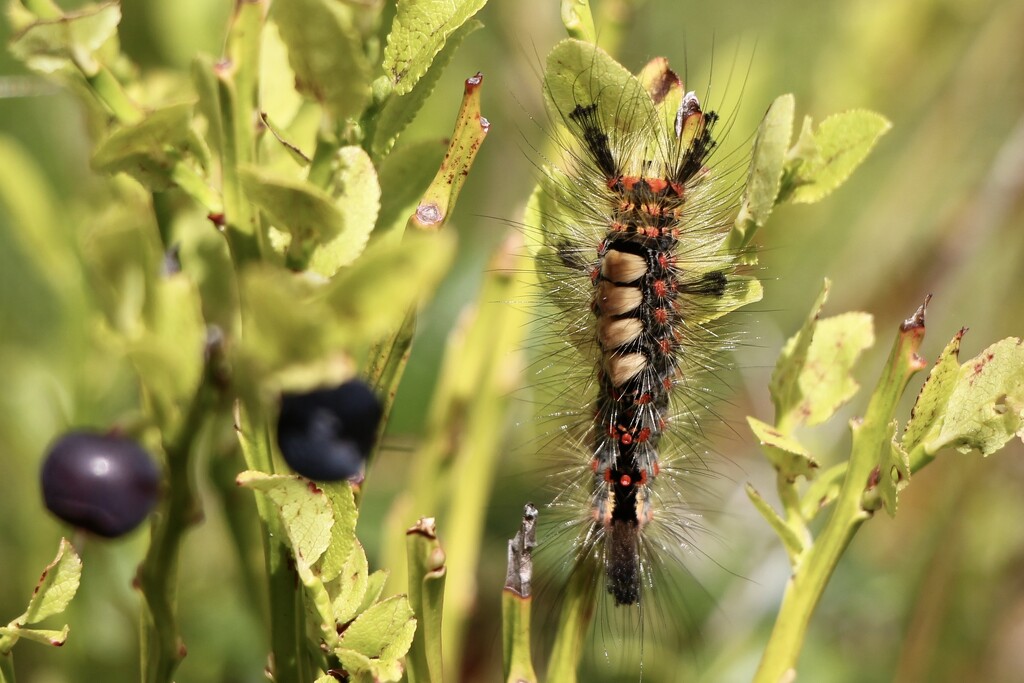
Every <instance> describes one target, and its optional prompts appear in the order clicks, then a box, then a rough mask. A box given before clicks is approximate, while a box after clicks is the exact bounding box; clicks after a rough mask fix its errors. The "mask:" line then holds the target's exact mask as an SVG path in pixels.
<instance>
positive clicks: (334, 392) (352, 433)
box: [277, 380, 382, 481]
mask: <svg viewBox="0 0 1024 683" xmlns="http://www.w3.org/2000/svg"><path fill="white" fill-rule="evenodd" d="M381 411H382V409H381V405H380V400H378V398H377V396H376V395H375V394H374V393H373V390H372V389H370V387H368V386H367V385H366V384H365V383H364V382H361V381H359V380H351V381H348V382H345V383H344V384H342V385H341V386H337V387H333V388H330V389H316V390H315V391H310V392H308V393H304V394H288V393H286V394H283V395H282V396H281V415H280V417H279V418H278V421H277V445H278V446H279V447H280V449H281V454H282V455H283V456H284V459H285V462H287V463H288V465H289V466H290V467H291V468H292V469H293V470H295V471H296V472H298V473H299V474H301V475H302V476H304V477H308V478H309V479H316V480H318V481H339V480H342V479H348V478H350V477H353V476H355V475H357V474H359V472H360V471H361V470H362V467H363V463H364V462H365V461H366V458H367V456H368V455H369V453H370V451H371V450H372V449H373V444H374V441H375V440H376V438H377V427H378V425H380V419H381Z"/></svg>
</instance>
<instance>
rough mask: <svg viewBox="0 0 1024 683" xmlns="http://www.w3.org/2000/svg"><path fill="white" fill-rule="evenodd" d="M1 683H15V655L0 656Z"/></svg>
mask: <svg viewBox="0 0 1024 683" xmlns="http://www.w3.org/2000/svg"><path fill="white" fill-rule="evenodd" d="M0 683H14V655H13V654H11V653H10V652H5V653H3V654H0Z"/></svg>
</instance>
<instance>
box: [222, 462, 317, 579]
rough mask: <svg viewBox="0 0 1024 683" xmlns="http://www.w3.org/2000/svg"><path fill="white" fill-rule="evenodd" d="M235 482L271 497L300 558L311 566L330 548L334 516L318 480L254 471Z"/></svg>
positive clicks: (292, 545) (241, 476) (243, 473)
mask: <svg viewBox="0 0 1024 683" xmlns="http://www.w3.org/2000/svg"><path fill="white" fill-rule="evenodd" d="M235 481H236V482H237V483H238V485H239V486H244V487H246V488H250V489H253V490H254V491H260V492H262V493H264V494H265V495H266V496H267V497H268V498H270V500H271V501H272V502H273V503H274V505H275V506H276V507H277V509H278V511H279V512H280V513H281V521H282V522H284V527H285V531H286V533H287V535H288V541H289V543H290V544H291V547H292V551H293V552H294V553H295V555H296V557H297V558H299V559H301V560H302V561H304V562H306V563H307V564H310V565H311V564H313V563H314V562H316V561H317V560H318V559H319V558H320V556H321V555H323V553H324V551H325V550H327V546H328V545H329V544H330V542H331V527H332V526H333V524H334V517H333V515H332V514H331V504H330V501H329V499H328V498H327V496H326V495H324V492H323V490H322V489H320V488H319V487H318V486H317V485H316V484H315V483H313V482H312V481H309V480H308V479H304V478H303V477H300V476H298V475H286V474H266V473H264V472H255V471H253V470H246V471H245V472H242V473H241V474H239V475H238V477H237V478H236V479H235Z"/></svg>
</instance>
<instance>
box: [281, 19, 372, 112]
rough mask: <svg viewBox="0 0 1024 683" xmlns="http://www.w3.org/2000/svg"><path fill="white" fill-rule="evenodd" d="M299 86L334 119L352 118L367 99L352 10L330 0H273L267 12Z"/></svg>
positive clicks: (362, 54) (365, 65) (366, 71)
mask: <svg viewBox="0 0 1024 683" xmlns="http://www.w3.org/2000/svg"><path fill="white" fill-rule="evenodd" d="M270 16H271V19H273V21H274V22H275V23H276V24H277V27H278V30H279V31H280V33H281V39H282V40H283V41H284V43H285V45H287V46H288V60H289V62H290V63H291V65H292V69H293V70H294V71H295V80H296V83H297V86H298V89H299V90H300V91H301V92H302V93H303V94H304V95H306V96H308V97H311V98H313V99H315V100H317V101H318V102H320V103H321V104H323V105H324V107H325V108H326V109H327V111H329V112H330V113H331V115H332V116H333V117H334V118H335V119H336V120H338V121H344V120H345V119H348V118H356V117H358V116H359V114H360V113H361V112H362V111H363V109H365V108H366V105H367V104H369V102H370V80H371V75H370V74H371V68H370V64H369V62H368V61H367V58H366V53H365V50H364V47H363V43H362V39H361V38H360V35H359V31H358V29H357V28H356V26H355V14H354V10H353V9H352V8H351V7H348V6H347V5H345V4H344V3H341V2H334V1H333V0H289V2H275V3H274V4H273V7H272V9H271V12H270Z"/></svg>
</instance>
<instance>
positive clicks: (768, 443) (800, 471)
mask: <svg viewBox="0 0 1024 683" xmlns="http://www.w3.org/2000/svg"><path fill="white" fill-rule="evenodd" d="M747 423H748V424H749V425H750V429H751V430H752V431H753V432H754V436H756V437H757V439H758V441H760V442H761V447H762V449H763V450H764V452H765V455H767V456H768V460H769V462H771V464H772V466H773V467H775V469H776V470H778V472H779V474H781V475H782V476H783V477H785V478H786V480H787V481H795V480H796V478H797V477H805V478H806V479H813V478H814V474H815V472H816V471H817V469H818V463H817V461H816V460H815V459H814V458H813V457H812V456H811V454H810V453H808V452H807V449H805V448H804V447H803V446H802V445H801V444H800V443H798V442H797V441H796V440H795V439H793V438H791V437H788V436H786V435H785V434H783V433H782V432H780V431H779V430H777V429H775V428H774V427H772V426H771V425H768V424H765V423H764V422H761V421H760V420H757V419H755V418H752V417H748V418H747Z"/></svg>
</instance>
